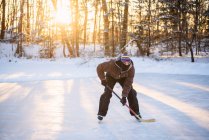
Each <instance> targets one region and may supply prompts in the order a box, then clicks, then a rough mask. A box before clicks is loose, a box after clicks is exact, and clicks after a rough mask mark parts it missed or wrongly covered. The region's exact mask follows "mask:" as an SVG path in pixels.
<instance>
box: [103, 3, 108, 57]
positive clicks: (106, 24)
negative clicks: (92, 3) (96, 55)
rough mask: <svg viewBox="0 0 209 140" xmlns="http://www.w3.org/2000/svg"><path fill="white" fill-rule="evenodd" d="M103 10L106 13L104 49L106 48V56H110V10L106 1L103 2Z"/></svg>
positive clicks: (104, 17) (104, 16)
mask: <svg viewBox="0 0 209 140" xmlns="http://www.w3.org/2000/svg"><path fill="white" fill-rule="evenodd" d="M102 9H103V11H104V15H103V19H104V47H105V55H110V54H109V19H108V15H109V13H108V10H107V3H106V0H102Z"/></svg>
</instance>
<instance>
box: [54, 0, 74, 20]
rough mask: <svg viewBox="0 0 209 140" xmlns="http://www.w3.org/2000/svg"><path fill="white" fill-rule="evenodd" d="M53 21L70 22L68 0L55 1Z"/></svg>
mask: <svg viewBox="0 0 209 140" xmlns="http://www.w3.org/2000/svg"><path fill="white" fill-rule="evenodd" d="M54 18H55V22H56V23H58V24H69V23H71V15H70V4H69V0H62V1H59V3H57V10H56V11H55V13H54Z"/></svg>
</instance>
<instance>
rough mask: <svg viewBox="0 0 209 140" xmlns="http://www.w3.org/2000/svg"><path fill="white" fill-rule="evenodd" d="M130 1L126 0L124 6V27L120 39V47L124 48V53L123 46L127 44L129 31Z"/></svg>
mask: <svg viewBox="0 0 209 140" xmlns="http://www.w3.org/2000/svg"><path fill="white" fill-rule="evenodd" d="M128 2H129V0H125V8H124V16H123V29H122V34H121V40H120V48H121V50H123V52H122V53H124V51H125V48H123V47H124V46H125V45H126V37H127V32H128Z"/></svg>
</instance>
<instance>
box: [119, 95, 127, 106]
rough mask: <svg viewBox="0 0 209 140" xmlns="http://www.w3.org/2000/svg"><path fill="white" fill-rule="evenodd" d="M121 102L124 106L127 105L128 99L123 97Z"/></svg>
mask: <svg viewBox="0 0 209 140" xmlns="http://www.w3.org/2000/svg"><path fill="white" fill-rule="evenodd" d="M120 102H121V103H122V105H125V104H126V97H122V99H121V100H120Z"/></svg>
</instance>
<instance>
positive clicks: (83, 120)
mask: <svg viewBox="0 0 209 140" xmlns="http://www.w3.org/2000/svg"><path fill="white" fill-rule="evenodd" d="M3 47H4V49H0V140H69V139H70V140H71V139H72V140H84V139H90V140H97V139H101V140H208V139H209V103H208V101H209V59H208V58H207V57H205V58H198V59H197V58H196V62H195V63H191V62H190V60H189V58H183V59H182V58H177V59H173V58H172V59H164V60H161V61H156V60H154V59H148V58H135V57H133V58H132V59H133V61H134V64H135V69H136V76H135V79H134V84H133V86H134V88H135V89H136V91H137V93H138V100H139V104H140V111H141V114H142V116H143V118H155V119H156V120H157V122H155V123H139V122H137V121H136V120H135V118H133V117H131V116H130V115H129V112H128V110H127V108H126V107H123V106H122V105H121V103H120V102H119V101H118V99H117V98H116V97H115V96H113V97H112V99H111V103H110V107H109V112H108V115H107V116H106V117H105V118H104V121H103V122H102V123H100V124H99V123H98V121H97V118H96V114H97V110H98V102H99V98H100V95H101V94H102V93H103V87H102V86H101V85H100V81H99V79H98V78H97V74H96V66H97V65H98V64H99V63H101V62H104V61H107V59H108V58H91V57H89V58H88V57H83V58H75V59H63V58H56V59H52V60H46V59H39V58H36V57H34V58H32V59H26V58H23V59H17V58H14V57H13V53H12V51H11V47H9V46H6V45H3ZM8 48H9V49H10V50H9V49H8ZM28 49H29V48H28ZM34 49H35V50H36V47H34ZM13 52H14V50H13ZM28 52H31V53H32V55H33V56H34V54H35V53H34V52H33V51H31V50H30V49H29V50H28ZM36 52H38V51H36ZM114 90H115V91H116V92H117V93H118V94H119V95H120V94H121V87H120V86H119V85H118V84H117V85H116V86H115V89H114Z"/></svg>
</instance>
